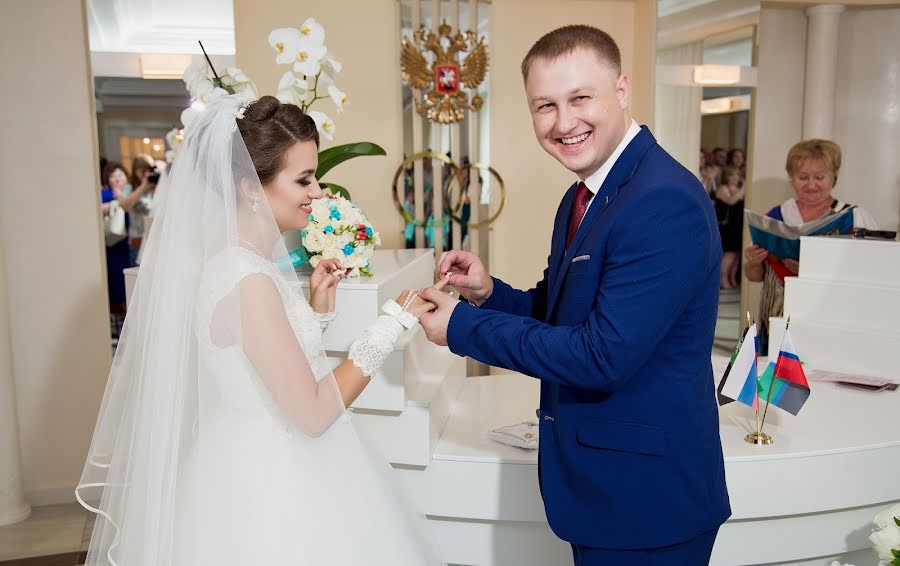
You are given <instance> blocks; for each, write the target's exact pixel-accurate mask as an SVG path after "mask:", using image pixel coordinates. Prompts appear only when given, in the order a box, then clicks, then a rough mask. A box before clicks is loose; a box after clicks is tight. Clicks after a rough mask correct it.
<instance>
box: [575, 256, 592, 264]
mask: <svg viewBox="0 0 900 566" xmlns="http://www.w3.org/2000/svg"><path fill="white" fill-rule="evenodd" d="M589 259H591V256H589V255H580V256H578V257H576V258H575V259H573V260H572V263H578V262H579V261H587V260H589Z"/></svg>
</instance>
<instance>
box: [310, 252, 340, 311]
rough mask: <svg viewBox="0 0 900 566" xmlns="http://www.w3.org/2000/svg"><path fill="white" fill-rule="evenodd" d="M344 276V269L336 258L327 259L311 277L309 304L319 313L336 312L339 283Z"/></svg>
mask: <svg viewBox="0 0 900 566" xmlns="http://www.w3.org/2000/svg"><path fill="white" fill-rule="evenodd" d="M343 278H344V269H343V268H342V267H341V264H340V262H339V261H338V260H336V259H325V260H322V261H320V262H319V265H317V266H316V268H315V269H314V270H313V272H312V275H310V277H309V306H311V307H312V309H313V310H314V311H316V312H317V313H319V314H327V313H330V312H334V306H335V300H336V298H335V296H336V295H337V285H338V283H339V282H340V281H341V279H343Z"/></svg>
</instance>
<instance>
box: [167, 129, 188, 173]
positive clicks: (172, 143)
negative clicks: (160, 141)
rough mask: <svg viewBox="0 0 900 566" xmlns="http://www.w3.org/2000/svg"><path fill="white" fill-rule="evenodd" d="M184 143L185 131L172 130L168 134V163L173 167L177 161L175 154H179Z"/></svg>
mask: <svg viewBox="0 0 900 566" xmlns="http://www.w3.org/2000/svg"><path fill="white" fill-rule="evenodd" d="M183 141H184V130H181V129H179V128H172V129H171V130H169V131H168V133H166V148H167V149H166V163H168V164H169V165H171V164H172V162H174V161H175V154H177V153H178V148H180V147H181V143H182V142H183Z"/></svg>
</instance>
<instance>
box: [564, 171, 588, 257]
mask: <svg viewBox="0 0 900 566" xmlns="http://www.w3.org/2000/svg"><path fill="white" fill-rule="evenodd" d="M592 196H593V195H592V194H591V191H589V190H588V188H587V185H585V184H584V183H578V188H577V189H575V204H574V205H573V206H572V219H571V220H570V221H569V237H568V238H566V248H568V247H569V244H571V243H572V238H574V237H575V232H577V231H578V225H579V224H581V219H582V218H584V211H586V210H587V204H588V201H590V200H591V197H592Z"/></svg>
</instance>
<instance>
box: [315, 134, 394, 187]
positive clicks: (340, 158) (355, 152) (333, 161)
mask: <svg viewBox="0 0 900 566" xmlns="http://www.w3.org/2000/svg"><path fill="white" fill-rule="evenodd" d="M364 155H387V154H386V153H385V151H384V149H383V148H382V147H381V146H380V145H378V144H374V143H371V142H355V143H345V144H343V145H336V146H334V147H329V148H328V149H323V150H322V151H320V152H319V167H318V169H316V179H321V178H322V177H323V176H324V175H325V173H328V172H329V171H331V170H332V169H333V168H334V167H335V166H337V165H340V164H341V163H343V162H344V161H347V160H348V159H353V158H354V157H361V156H364Z"/></svg>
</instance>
